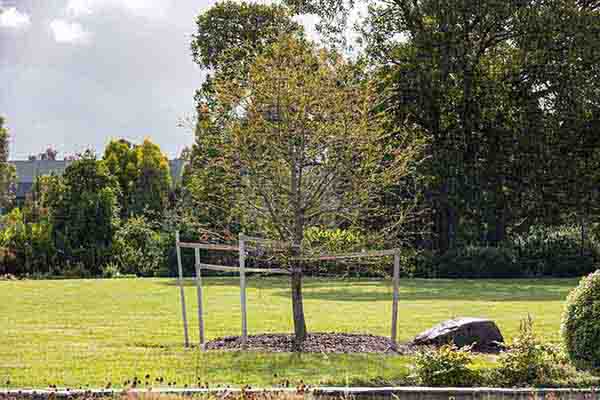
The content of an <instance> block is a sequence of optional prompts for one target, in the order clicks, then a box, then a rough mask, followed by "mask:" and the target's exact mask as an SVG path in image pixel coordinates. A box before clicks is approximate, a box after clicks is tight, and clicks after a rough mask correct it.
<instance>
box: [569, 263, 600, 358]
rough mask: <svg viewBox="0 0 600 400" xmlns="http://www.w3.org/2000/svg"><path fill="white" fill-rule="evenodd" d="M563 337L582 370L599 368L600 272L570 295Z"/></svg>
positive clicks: (592, 275) (582, 283) (570, 355)
mask: <svg viewBox="0 0 600 400" xmlns="http://www.w3.org/2000/svg"><path fill="white" fill-rule="evenodd" d="M561 334H562V338H563V342H564V345H565V348H566V351H567V353H568V355H569V357H570V358H571V360H572V361H573V362H574V363H575V364H576V365H577V366H578V367H579V368H582V369H590V368H599V367H600V271H596V272H594V273H593V274H590V275H588V276H587V277H585V278H583V279H582V280H581V282H579V285H578V286H577V287H576V288H575V289H573V291H572V292H571V293H570V294H569V296H568V298H567V303H566V306H565V311H564V314H563V319H562V325H561Z"/></svg>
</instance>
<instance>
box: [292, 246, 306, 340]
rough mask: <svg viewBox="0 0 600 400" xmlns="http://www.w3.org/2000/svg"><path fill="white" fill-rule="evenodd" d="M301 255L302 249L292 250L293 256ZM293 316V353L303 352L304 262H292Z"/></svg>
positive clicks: (295, 247)
mask: <svg viewBox="0 0 600 400" xmlns="http://www.w3.org/2000/svg"><path fill="white" fill-rule="evenodd" d="M299 255H300V247H299V246H294V247H293V248H292V256H293V257H298V256H299ZM291 280H292V282H291V284H292V315H293V318H294V343H293V347H292V350H293V351H302V344H303V343H304V340H305V339H306V320H305V318H304V302H303V300H302V262H301V261H293V262H292V274H291Z"/></svg>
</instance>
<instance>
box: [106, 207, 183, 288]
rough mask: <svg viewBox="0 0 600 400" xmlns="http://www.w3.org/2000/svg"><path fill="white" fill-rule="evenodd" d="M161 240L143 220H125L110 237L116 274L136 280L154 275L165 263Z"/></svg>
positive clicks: (160, 236)
mask: <svg viewBox="0 0 600 400" xmlns="http://www.w3.org/2000/svg"><path fill="white" fill-rule="evenodd" d="M163 239H164V237H163V236H162V235H161V233H160V232H158V231H157V230H156V229H153V227H152V225H151V223H150V222H148V221H147V220H146V219H145V218H144V217H141V216H140V217H132V218H129V219H128V220H127V221H126V222H124V223H123V224H122V225H121V226H120V227H119V229H118V230H117V232H116V233H115V237H114V246H113V248H114V253H113V256H114V259H115V263H116V265H117V266H118V269H119V272H120V273H124V274H135V275H138V276H155V275H157V274H158V272H159V270H160V269H161V268H163V267H164V265H165V263H166V257H165V244H166V243H164V240H163ZM169 244H170V245H171V246H173V245H174V244H173V243H169ZM105 271H106V270H105Z"/></svg>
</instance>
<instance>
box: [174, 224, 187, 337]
mask: <svg viewBox="0 0 600 400" xmlns="http://www.w3.org/2000/svg"><path fill="white" fill-rule="evenodd" d="M175 245H176V247H177V269H178V271H179V275H178V277H177V284H178V285H179V294H180V297H181V316H182V318H183V337H184V345H185V347H190V337H189V335H188V324H187V315H186V312H185V292H184V290H183V268H182V266H181V248H180V247H179V231H177V232H175Z"/></svg>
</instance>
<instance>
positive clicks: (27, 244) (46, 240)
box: [0, 208, 57, 276]
mask: <svg viewBox="0 0 600 400" xmlns="http://www.w3.org/2000/svg"><path fill="white" fill-rule="evenodd" d="M2 223H3V225H4V228H3V229H2V231H0V258H1V259H0V273H9V274H13V275H18V276H23V275H43V274H51V273H54V272H55V271H54V270H53V266H54V265H55V263H56V255H57V251H56V248H55V246H54V242H53V240H52V226H51V225H50V223H48V221H40V222H26V221H25V217H24V214H23V212H22V211H21V210H20V209H18V208H15V209H13V210H12V211H11V212H10V214H8V215H6V216H4V217H3V219H2Z"/></svg>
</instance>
